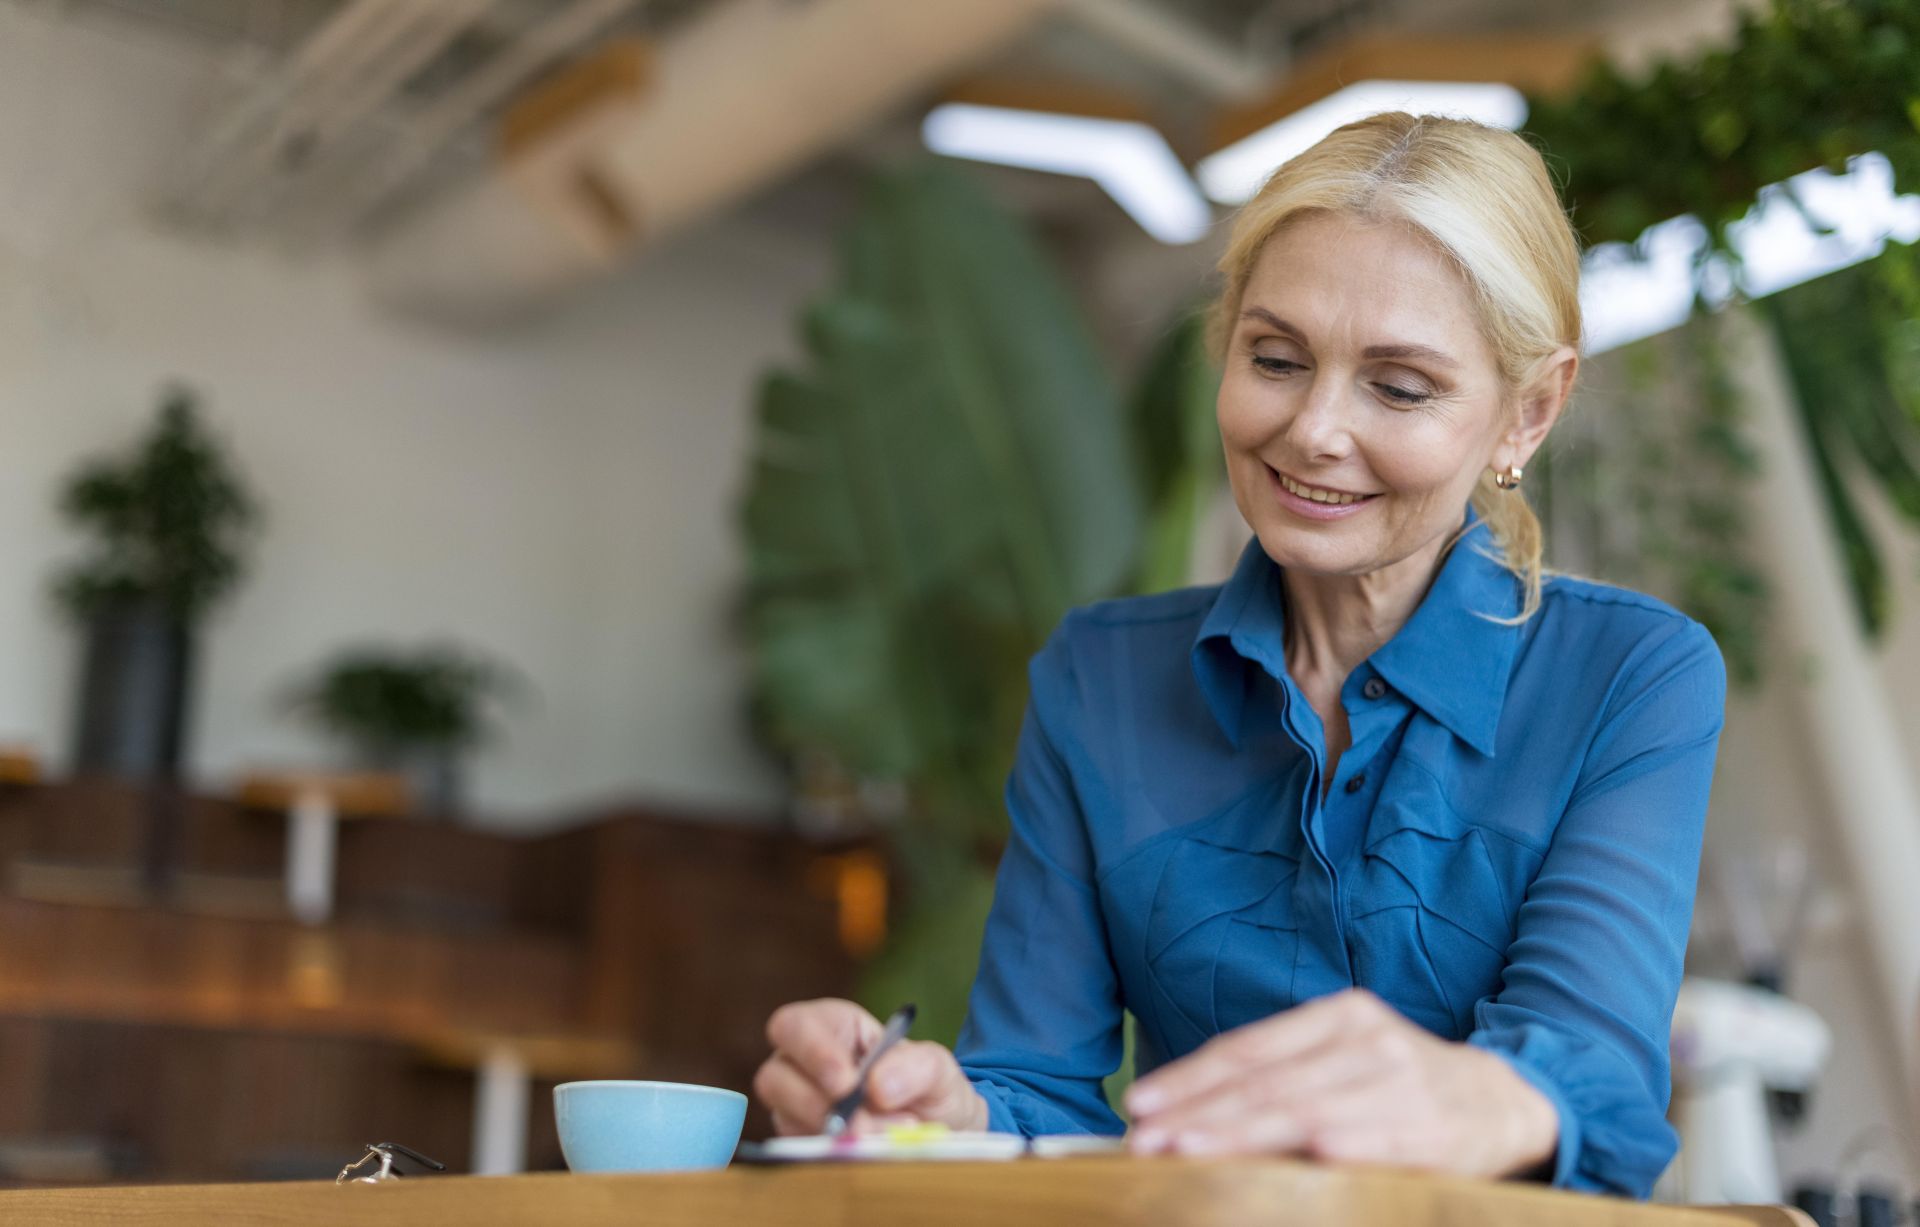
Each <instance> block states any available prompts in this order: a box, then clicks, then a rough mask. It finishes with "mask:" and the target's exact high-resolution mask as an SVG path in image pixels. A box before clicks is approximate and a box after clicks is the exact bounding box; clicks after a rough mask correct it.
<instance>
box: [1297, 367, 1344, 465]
mask: <svg viewBox="0 0 1920 1227" xmlns="http://www.w3.org/2000/svg"><path fill="white" fill-rule="evenodd" d="M1349 408H1350V406H1349V405H1348V404H1347V400H1346V397H1345V396H1344V395H1343V394H1342V389H1341V387H1340V384H1339V382H1338V381H1337V380H1332V379H1327V378H1318V379H1315V380H1314V381H1313V383H1312V384H1311V385H1310V386H1309V387H1308V389H1307V394H1306V395H1305V396H1304V397H1302V398H1301V399H1300V400H1299V401H1298V402H1297V403H1296V405H1295V408H1294V413H1293V416H1292V418H1290V419H1289V420H1288V422H1287V425H1286V430H1285V431H1284V434H1285V436H1286V440H1287V443H1288V444H1289V445H1290V446H1291V447H1292V450H1293V454H1294V455H1296V456H1298V457H1300V458H1301V459H1302V460H1320V459H1338V458H1339V457H1341V456H1344V455H1346V453H1347V450H1348V448H1349V447H1350V446H1351V438H1350V430H1351V423H1350V422H1349V421H1348V420H1347V419H1348V410H1349Z"/></svg>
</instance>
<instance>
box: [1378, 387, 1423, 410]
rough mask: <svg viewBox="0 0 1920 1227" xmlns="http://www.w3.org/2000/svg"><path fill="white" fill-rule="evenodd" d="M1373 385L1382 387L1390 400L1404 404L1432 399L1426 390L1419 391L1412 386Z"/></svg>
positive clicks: (1382, 390) (1381, 389)
mask: <svg viewBox="0 0 1920 1227" xmlns="http://www.w3.org/2000/svg"><path fill="white" fill-rule="evenodd" d="M1373 386H1374V387H1376V388H1378V389H1380V391H1381V392H1383V393H1384V394H1385V395H1386V397H1387V399H1388V400H1391V401H1395V402H1397V403H1399V404H1402V405H1417V404H1420V403H1421V402H1422V401H1425V400H1428V399H1430V395H1429V394H1428V393H1426V392H1417V391H1414V390H1413V389H1412V388H1402V387H1399V386H1397V385H1395V384H1390V383H1376V384H1374V385H1373Z"/></svg>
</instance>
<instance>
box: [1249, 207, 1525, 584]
mask: <svg viewBox="0 0 1920 1227" xmlns="http://www.w3.org/2000/svg"><path fill="white" fill-rule="evenodd" d="M1505 406H1506V398H1505V394H1504V389H1503V387H1502V383H1501V380H1500V376H1499V371H1498V368H1497V366H1496V365H1495V359H1494V355H1493V351H1492V349H1491V348H1490V347H1489V346H1488V344H1487V342H1486V340H1485V338H1484V337H1482V335H1481V333H1480V327H1479V322H1478V318H1477V316H1476V313H1475V309H1474V303H1473V299H1472V295H1471V291H1470V290H1469V289H1468V287H1467V283H1466V281H1465V279H1464V278H1463V277H1462V276H1461V274H1460V273H1459V272H1458V271H1456V270H1455V269H1454V267H1453V265H1452V264H1451V263H1449V262H1448V260H1447V259H1446V258H1445V257H1444V256H1442V255H1441V254H1440V253H1439V251H1438V250H1437V249H1435V248H1434V247H1433V246H1432V245H1431V243H1430V241H1429V240H1426V239H1424V238H1422V237H1421V236H1420V235H1419V234H1418V232H1417V231H1414V230H1413V229H1411V228H1410V227H1407V226H1404V225H1400V224H1396V223H1393V222H1370V221H1364V220H1360V219H1357V218H1353V217H1346V216H1340V215H1335V214H1326V213H1315V214H1309V215H1307V216H1305V217H1302V218H1300V219H1298V220H1296V221H1294V222H1292V223H1291V224H1289V225H1287V226H1286V227H1285V228H1283V229H1282V230H1281V231H1280V232H1279V233H1278V234H1276V235H1274V236H1273V237H1272V238H1271V239H1269V240H1268V241H1267V245H1266V247H1265V248H1264V249H1263V250H1262V251H1261V253H1260V256H1259V259H1258V262H1257V263H1256V264H1255V266H1254V269H1253V275H1252V277H1251V279H1250V280H1249V281H1248V282H1247V288H1246V293H1245V295H1244V296H1243V297H1242V299H1241V302H1240V314H1239V317H1238V318H1237V319H1236V320H1235V321H1234V325H1233V332H1232V336H1231V340H1230V341H1229V343H1228V347H1227V361H1226V371H1225V375H1224V377H1223V378H1222V379H1221V381H1220V398H1219V404H1218V410H1217V411H1218V415H1219V421H1220V435H1221V439H1222V441H1223V443H1224V444H1225V447H1226V455H1227V474H1228V477H1229V479H1230V481H1231V482H1232V485H1233V497H1234V501H1235V502H1237V503H1238V504H1239V506H1240V514H1241V515H1242V516H1244V517H1246V521H1247V523H1248V524H1249V525H1251V526H1252V528H1253V530H1254V533H1255V534H1256V535H1257V536H1258V537H1259V538H1260V544H1261V546H1262V547H1264V548H1265V550H1266V552H1267V554H1268V555H1269V556H1270V557H1272V558H1273V560H1274V561H1275V562H1277V563H1279V564H1280V565H1281V566H1283V567H1297V568H1300V569H1303V570H1306V571H1311V572H1315V573H1319V574H1326V575H1359V574H1365V573H1367V572H1370V571H1374V570H1377V569H1379V568H1381V567H1385V566H1387V565H1389V564H1392V563H1395V562H1399V561H1401V560H1402V559H1405V558H1407V557H1409V556H1411V555H1413V554H1415V553H1416V552H1418V551H1419V550H1420V549H1421V547H1423V546H1426V545H1428V544H1431V543H1434V542H1435V541H1436V539H1437V538H1439V537H1440V536H1441V535H1442V534H1447V533H1451V532H1452V531H1453V530H1454V529H1456V528H1458V527H1459V526H1460V517H1461V514H1462V512H1463V510H1464V508H1465V506H1466V502H1467V499H1468V497H1469V496H1470V495H1471V493H1472V491H1473V486H1474V482H1475V480H1476V479H1477V478H1478V477H1479V475H1480V474H1481V472H1483V471H1484V470H1486V469H1487V467H1488V466H1489V465H1490V464H1493V463H1495V462H1496V451H1497V452H1498V453H1499V455H1498V457H1497V462H1498V464H1499V465H1500V467H1501V468H1504V467H1505V466H1506V464H1508V463H1518V464H1524V463H1525V461H1526V455H1521V454H1520V453H1519V449H1517V448H1516V447H1515V446H1514V443H1515V440H1513V439H1509V438H1508V437H1507V436H1508V434H1509V431H1508V430H1507V429H1506V428H1507V427H1508V425H1509V422H1508V416H1507V414H1506V413H1505ZM1555 408H1556V409H1557V405H1556V406H1555ZM1549 424H1550V420H1549ZM1539 433H1540V434H1541V435H1544V434H1545V429H1544V427H1543V428H1541V429H1540V431H1539ZM1534 442H1536V443H1537V440H1534ZM1531 451H1532V448H1531V447H1527V448H1525V452H1526V453H1527V455H1530V454H1531ZM1316 491H1319V492H1334V493H1333V494H1332V499H1333V501H1326V502H1323V501H1318V500H1317V499H1315V498H1314V497H1313V495H1314V494H1315V492H1316ZM1303 494H1304V495H1305V497H1303ZM1347 496H1357V497H1355V498H1352V499H1350V500H1349V499H1348V498H1347Z"/></svg>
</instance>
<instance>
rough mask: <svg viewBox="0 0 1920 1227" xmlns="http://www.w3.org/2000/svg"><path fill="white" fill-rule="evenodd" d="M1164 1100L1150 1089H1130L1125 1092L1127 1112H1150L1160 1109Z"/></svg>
mask: <svg viewBox="0 0 1920 1227" xmlns="http://www.w3.org/2000/svg"><path fill="white" fill-rule="evenodd" d="M1165 1098H1166V1096H1164V1095H1162V1094H1161V1093H1160V1092H1159V1091H1156V1090H1154V1089H1153V1088H1152V1087H1141V1086H1136V1087H1132V1088H1130V1089H1129V1090H1128V1091H1127V1110H1128V1111H1129V1112H1151V1111H1153V1110H1154V1109H1156V1108H1158V1107H1160V1105H1161V1102H1162V1101H1163V1100H1164V1099H1165Z"/></svg>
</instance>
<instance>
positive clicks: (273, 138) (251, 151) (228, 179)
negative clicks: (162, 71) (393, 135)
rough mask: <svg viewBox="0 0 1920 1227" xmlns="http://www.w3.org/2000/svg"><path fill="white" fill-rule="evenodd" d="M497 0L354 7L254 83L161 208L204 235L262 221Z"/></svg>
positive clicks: (375, 1) (357, 3)
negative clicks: (205, 228) (206, 231)
mask: <svg viewBox="0 0 1920 1227" xmlns="http://www.w3.org/2000/svg"><path fill="white" fill-rule="evenodd" d="M497 2H498V0H433V2H432V3H396V2H395V0H354V3H352V4H349V5H348V6H347V7H345V8H343V9H342V10H341V11H340V12H339V13H338V14H337V15H336V16H335V17H334V18H333V19H332V20H330V21H329V22H328V23H327V24H326V25H324V26H322V27H321V28H320V30H319V31H318V32H317V33H315V34H314V35H313V37H311V38H310V39H308V40H307V42H306V43H305V44H303V45H302V47H301V48H300V49H299V50H298V51H297V52H295V54H294V56H293V59H292V61H291V63H290V64H288V65H287V66H285V67H284V68H283V69H281V70H280V71H278V72H274V73H272V74H271V75H269V76H267V77H265V78H263V79H261V80H260V81H258V82H256V83H255V85H254V86H253V88H252V89H251V90H250V91H249V92H248V93H247V94H245V95H243V96H242V97H241V98H240V99H239V100H238V101H237V102H236V103H235V104H233V106H232V108H231V110H230V111H229V113H228V115H229V117H228V118H227V119H226V120H225V121H223V122H222V123H221V124H220V125H219V126H218V127H217V128H216V129H215V132H214V134H213V135H212V137H211V138H210V139H209V140H208V141H206V142H205V143H203V144H202V145H201V146H200V147H199V149H197V150H196V151H195V152H194V153H193V154H191V155H190V156H189V158H188V159H187V163H186V167H185V168H184V169H183V173H182V176H181V177H180V178H178V179H176V181H175V184H174V191H173V193H172V194H171V197H170V199H169V200H168V201H167V202H166V206H167V207H168V209H169V211H170V212H172V213H174V214H175V215H176V216H180V217H183V218H185V219H187V220H191V221H195V222H197V223H199V224H201V225H203V226H206V225H211V226H220V225H231V224H233V223H235V222H236V221H244V220H246V219H247V218H248V217H250V216H251V217H257V216H259V215H262V214H265V213H268V212H270V211H271V210H272V209H273V208H274V206H275V205H276V204H277V202H278V199H279V196H280V194H281V193H282V192H284V191H285V190H287V189H288V188H289V186H290V185H291V184H293V183H296V182H298V181H300V180H301V179H302V178H303V176H305V175H306V174H308V173H310V172H311V169H312V167H313V166H314V165H315V164H316V163H319V162H321V161H323V160H324V159H325V157H326V155H327V154H329V153H330V152H331V147H332V146H333V145H335V144H336V143H338V142H340V141H342V140H343V139H344V138H345V137H347V136H348V134H350V133H351V132H352V131H353V130H354V128H355V126H356V125H358V124H361V123H362V122H364V121H365V120H366V119H367V117H368V116H370V115H373V114H375V113H376V112H377V111H378V110H379V109H380V108H381V107H382V106H384V105H385V104H387V103H388V102H389V101H391V99H392V98H393V97H394V95H395V94H396V93H397V92H398V91H399V90H400V88H401V87H402V86H404V85H405V84H406V82H407V81H408V80H409V79H410V78H411V77H412V76H413V75H414V74H415V73H417V72H418V71H419V70H420V69H421V68H422V67H424V66H425V65H426V64H427V63H428V62H430V61H431V60H432V59H433V58H434V57H435V56H437V55H439V54H440V53H441V52H442V51H444V50H445V49H446V48H447V47H448V46H449V45H450V44H451V43H452V42H453V40H454V39H456V38H458V37H459V36H460V34H461V33H462V32H464V31H465V30H467V29H468V28H470V27H471V26H472V25H473V24H474V23H475V22H476V21H477V20H479V18H480V17H481V16H482V15H483V14H484V13H485V12H486V10H487V9H488V8H489V7H491V6H492V5H493V4H495V3H497Z"/></svg>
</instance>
